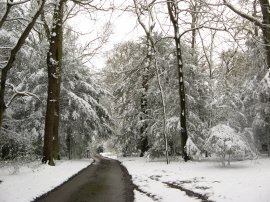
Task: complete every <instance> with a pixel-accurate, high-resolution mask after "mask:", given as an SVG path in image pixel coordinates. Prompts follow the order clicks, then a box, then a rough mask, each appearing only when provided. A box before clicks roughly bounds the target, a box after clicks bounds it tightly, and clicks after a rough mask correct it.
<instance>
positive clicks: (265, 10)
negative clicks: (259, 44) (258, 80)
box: [259, 0, 270, 69]
mask: <svg viewBox="0 0 270 202" xmlns="http://www.w3.org/2000/svg"><path fill="white" fill-rule="evenodd" d="M259 1H260V5H261V12H262V16H263V21H262V24H263V26H262V27H261V29H262V32H263V40H264V43H265V51H266V62H267V68H268V69H270V12H269V11H270V6H269V2H268V0H259Z"/></svg>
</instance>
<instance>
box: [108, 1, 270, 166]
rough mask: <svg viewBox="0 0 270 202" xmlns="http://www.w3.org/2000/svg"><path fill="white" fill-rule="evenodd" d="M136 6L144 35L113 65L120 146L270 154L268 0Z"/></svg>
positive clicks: (114, 54) (147, 151)
mask: <svg viewBox="0 0 270 202" xmlns="http://www.w3.org/2000/svg"><path fill="white" fill-rule="evenodd" d="M130 3H131V4H130V7H129V8H130V10H129V12H133V13H134V16H136V17H137V20H138V24H139V25H138V26H140V27H141V30H143V33H144V36H142V37H141V39H138V40H133V41H128V42H123V43H120V44H118V45H116V46H115V48H114V49H113V50H112V51H111V52H110V55H109V57H108V60H107V66H106V68H105V70H104V71H105V74H106V78H105V80H104V82H105V83H106V84H107V86H108V88H109V90H110V91H111V92H112V93H113V95H114V98H113V99H112V103H113V104H112V108H113V116H114V117H115V118H116V119H117V121H118V125H119V127H118V133H117V134H118V136H117V138H116V142H119V144H120V145H121V147H120V148H121V152H123V154H124V155H132V154H134V153H138V152H139V154H140V156H143V155H148V156H150V157H153V158H155V157H160V156H167V162H168V156H170V155H171V156H173V155H182V156H183V158H184V160H186V161H187V160H189V159H190V158H194V157H196V156H199V157H201V156H208V155H218V156H220V157H221V158H222V159H223V160H225V158H227V156H230V157H235V158H238V159H239V158H240V159H243V158H247V157H250V158H252V157H254V156H256V155H257V154H259V152H267V151H268V152H269V151H270V125H269V115H270V111H269V109H270V106H269V98H270V95H269V80H270V79H269V67H270V60H268V57H269V53H270V52H269V50H268V49H269V42H270V38H269V36H270V35H269V33H270V32H269V26H270V16H269V12H268V13H267V12H266V10H267V9H268V10H269V3H268V1H256V0H255V1H239V3H238V5H237V4H236V5H232V4H230V3H229V2H228V1H225V0H224V1H217V2H215V3H211V2H210V1H209V2H208V1H201V0H198V1H197V0H192V1H167V2H164V1H140V0H134V1H133V2H130ZM248 13H253V14H252V16H251V15H249V14H248Z"/></svg>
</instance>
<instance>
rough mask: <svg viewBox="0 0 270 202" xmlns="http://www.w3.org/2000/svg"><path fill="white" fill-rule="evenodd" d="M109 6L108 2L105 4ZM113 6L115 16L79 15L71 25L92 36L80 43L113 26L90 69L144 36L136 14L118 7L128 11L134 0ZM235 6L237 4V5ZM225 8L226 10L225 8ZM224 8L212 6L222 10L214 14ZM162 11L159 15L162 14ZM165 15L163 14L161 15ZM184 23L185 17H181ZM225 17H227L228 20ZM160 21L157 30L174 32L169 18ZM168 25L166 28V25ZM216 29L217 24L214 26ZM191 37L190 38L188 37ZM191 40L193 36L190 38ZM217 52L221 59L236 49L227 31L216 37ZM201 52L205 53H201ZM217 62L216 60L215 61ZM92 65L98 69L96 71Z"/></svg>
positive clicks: (206, 34) (206, 42)
mask: <svg viewBox="0 0 270 202" xmlns="http://www.w3.org/2000/svg"><path fill="white" fill-rule="evenodd" d="M105 2H106V3H107V2H108V1H105ZM114 4H115V5H117V8H118V10H115V11H114V12H113V13H112V12H111V11H108V12H101V11H100V12H98V14H97V16H96V19H97V20H96V21H93V20H91V19H90V18H89V15H86V14H83V13H80V15H79V16H76V17H75V18H73V19H72V20H71V21H70V23H71V25H72V26H73V29H75V30H76V31H78V32H81V33H90V32H91V34H86V35H83V36H81V37H80V43H82V44H83V43H87V41H89V40H92V39H93V38H95V37H96V36H99V35H100V34H98V33H102V32H103V30H102V25H104V24H105V23H107V22H108V21H110V23H111V26H112V32H113V34H112V35H111V36H110V38H109V41H108V43H107V44H106V45H104V46H103V48H102V49H100V51H99V52H100V53H101V54H99V55H97V56H96V57H94V58H93V59H92V60H91V63H92V65H91V64H89V66H90V67H91V70H94V71H98V70H100V69H101V68H102V67H103V66H104V65H105V59H106V55H105V54H106V51H109V50H111V49H112V48H113V46H114V44H117V43H120V42H123V41H127V40H136V39H137V38H138V37H139V36H142V35H143V34H144V32H143V30H142V28H141V27H140V26H138V24H137V19H136V16H135V14H132V13H128V12H123V11H121V9H119V8H122V9H123V8H125V7H126V6H127V5H128V4H130V5H132V6H133V1H132V0H126V1H125V0H114ZM235 5H237V4H236V3H235ZM223 8H224V7H223ZM223 8H222V7H220V8H217V7H213V9H219V11H217V10H216V11H214V12H221V11H220V9H221V10H222V9H223ZM159 9H161V10H163V11H164V8H163V7H161V8H159ZM165 12H166V11H165ZM160 13H161V12H159V15H160ZM225 13H226V14H225V15H226V16H228V15H229V16H231V15H232V12H231V11H229V9H226V12H225ZM161 15H162V14H161ZM181 18H182V20H183V16H181ZM184 18H186V20H187V21H188V22H189V21H190V19H189V16H185V14H184ZM225 18H226V17H225ZM158 19H159V22H157V25H156V27H155V28H156V30H160V31H161V29H160V28H159V25H158V23H161V24H162V26H163V27H165V29H167V30H163V31H164V32H168V29H170V32H171V31H172V28H169V27H168V25H169V20H168V18H167V17H164V15H163V16H161V17H160V16H159V18H158ZM165 24H166V26H164V25H165ZM182 26H184V28H183V29H184V30H186V29H188V28H189V26H190V25H188V24H185V25H182ZM212 26H215V25H212ZM200 32H201V33H202V37H203V40H204V45H206V46H208V45H209V43H210V34H209V31H207V30H202V31H200ZM187 36H188V35H187ZM187 38H190V37H187ZM215 40H216V41H215V51H216V53H214V55H215V57H219V53H220V52H221V51H222V50H224V49H229V48H232V47H233V46H236V43H235V42H234V41H233V40H232V38H231V36H229V34H227V33H225V32H218V33H217V34H216V37H215ZM197 43H198V47H201V44H200V40H199V35H198V34H197ZM200 51H202V50H200ZM213 59H214V58H213ZM93 66H95V67H94V68H93Z"/></svg>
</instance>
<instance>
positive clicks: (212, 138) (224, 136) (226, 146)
mask: <svg viewBox="0 0 270 202" xmlns="http://www.w3.org/2000/svg"><path fill="white" fill-rule="evenodd" d="M209 133H210V134H209V138H208V139H207V140H206V143H205V145H204V147H205V150H206V151H209V152H210V153H212V154H216V155H218V156H219V157H220V158H221V162H222V166H225V161H226V157H227V161H228V165H230V160H231V158H234V159H244V158H245V157H248V156H252V155H253V152H252V150H251V148H250V146H249V145H248V144H247V143H246V141H245V139H244V137H243V136H242V135H241V134H240V133H237V132H236V131H235V130H234V129H233V128H231V127H230V126H227V125H224V124H219V125H216V126H214V127H213V128H211V130H210V132H209Z"/></svg>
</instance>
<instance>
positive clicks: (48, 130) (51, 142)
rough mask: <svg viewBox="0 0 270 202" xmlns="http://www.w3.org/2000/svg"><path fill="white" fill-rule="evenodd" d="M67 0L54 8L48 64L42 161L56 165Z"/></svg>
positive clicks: (63, 0)
mask: <svg viewBox="0 0 270 202" xmlns="http://www.w3.org/2000/svg"><path fill="white" fill-rule="evenodd" d="M64 4H65V0H61V1H60V2H59V3H58V4H57V5H56V6H55V10H54V16H53V28H52V34H51V39H50V48H49V52H48V54H47V66H48V97H47V109H46V119H45V133H44V147H43V159H42V162H43V163H46V162H47V161H49V165H54V162H53V158H56V159H58V157H59V138H58V126H59V96H60V76H61V71H60V70H61V65H62V18H63V6H64Z"/></svg>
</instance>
